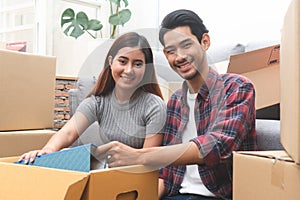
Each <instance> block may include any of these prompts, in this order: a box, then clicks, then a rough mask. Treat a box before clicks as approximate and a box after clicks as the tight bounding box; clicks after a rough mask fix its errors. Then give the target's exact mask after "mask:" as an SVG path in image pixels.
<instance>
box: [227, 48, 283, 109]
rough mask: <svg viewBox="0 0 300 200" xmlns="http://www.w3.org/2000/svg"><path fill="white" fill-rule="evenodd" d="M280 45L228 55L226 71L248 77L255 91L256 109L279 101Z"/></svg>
mask: <svg viewBox="0 0 300 200" xmlns="http://www.w3.org/2000/svg"><path fill="white" fill-rule="evenodd" d="M279 61H280V45H273V46H269V47H265V48H261V49H257V50H254V51H249V52H245V53H241V54H236V55H232V56H230V60H229V65H228V69H227V73H236V74H241V75H243V76H245V77H247V78H249V79H250V80H251V81H252V82H253V84H254V87H255V91H256V101H255V107H256V109H261V108H264V107H268V106H271V105H274V104H278V103H279V102H280V75H279Z"/></svg>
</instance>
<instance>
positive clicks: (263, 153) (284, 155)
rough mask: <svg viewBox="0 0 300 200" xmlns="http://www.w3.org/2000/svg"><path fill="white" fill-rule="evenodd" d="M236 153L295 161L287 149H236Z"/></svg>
mask: <svg viewBox="0 0 300 200" xmlns="http://www.w3.org/2000/svg"><path fill="white" fill-rule="evenodd" d="M234 153H235V154H236V153H237V154H243V155H249V156H258V157H263V158H270V159H275V160H283V161H287V162H294V161H293V160H292V159H291V157H289V155H288V154H287V153H286V152H285V151H281V150H278V151H236V152H234Z"/></svg>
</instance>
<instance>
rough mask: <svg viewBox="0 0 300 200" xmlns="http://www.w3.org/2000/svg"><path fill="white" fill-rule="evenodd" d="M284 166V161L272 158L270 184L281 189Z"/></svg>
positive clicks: (282, 186)
mask: <svg viewBox="0 0 300 200" xmlns="http://www.w3.org/2000/svg"><path fill="white" fill-rule="evenodd" d="M284 166H285V161H284V159H281V158H280V157H275V159H274V158H273V165H272V174H271V184H272V185H274V186H276V187H279V188H281V189H284Z"/></svg>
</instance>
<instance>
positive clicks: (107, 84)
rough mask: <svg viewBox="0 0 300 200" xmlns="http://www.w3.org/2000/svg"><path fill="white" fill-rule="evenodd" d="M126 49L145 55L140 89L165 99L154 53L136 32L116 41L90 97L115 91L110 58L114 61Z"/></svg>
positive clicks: (145, 40)
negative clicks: (135, 48)
mask: <svg viewBox="0 0 300 200" xmlns="http://www.w3.org/2000/svg"><path fill="white" fill-rule="evenodd" d="M124 47H138V48H139V49H140V50H141V51H142V52H143V53H144V55H145V61H146V69H145V73H144V77H143V79H142V81H141V83H140V84H139V87H138V89H142V90H143V91H145V92H149V93H152V94H155V95H157V96H159V97H161V98H162V99H163V96H162V93H161V90H160V88H159V85H158V83H157V78H156V75H155V69H154V64H153V53H152V50H151V47H150V45H149V43H148V41H147V39H146V38H145V37H144V36H142V35H139V34H137V33H135V32H129V33H125V34H123V35H121V36H120V37H118V38H117V39H116V40H115V41H114V43H113V44H112V46H111V48H110V49H109V51H108V53H107V55H106V58H105V62H104V67H103V69H102V71H101V73H100V75H99V77H98V80H97V82H96V84H95V86H94V88H93V89H92V90H91V92H90V93H89V95H88V96H91V95H95V96H101V95H104V96H105V95H107V94H109V93H111V92H112V91H113V89H114V87H115V84H116V83H115V80H114V79H113V77H112V73H111V68H110V64H109V57H110V56H111V57H112V60H113V59H114V57H115V56H116V55H117V53H118V51H119V50H120V49H122V48H124ZM138 89H137V90H138Z"/></svg>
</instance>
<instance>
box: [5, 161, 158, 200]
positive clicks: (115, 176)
mask: <svg viewBox="0 0 300 200" xmlns="http://www.w3.org/2000/svg"><path fill="white" fill-rule="evenodd" d="M16 160H18V157H7V158H0V174H1V179H0V185H1V187H0V199H20V198H21V199H22V198H24V199H31V200H35V199H36V200H40V199H45V200H48V199H49V200H54V199H55V200H56V199H65V200H76V199H78V200H79V199H80V200H99V199H105V200H106V199H107V200H114V199H117V200H134V199H136V195H137V196H138V199H142V200H155V199H158V171H157V170H153V169H151V168H148V167H145V166H141V165H134V166H127V167H118V168H111V169H100V170H92V171H90V172H78V171H70V170H60V169H53V168H45V167H38V166H28V165H21V164H14V163H13V162H15V161H16Z"/></svg>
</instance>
